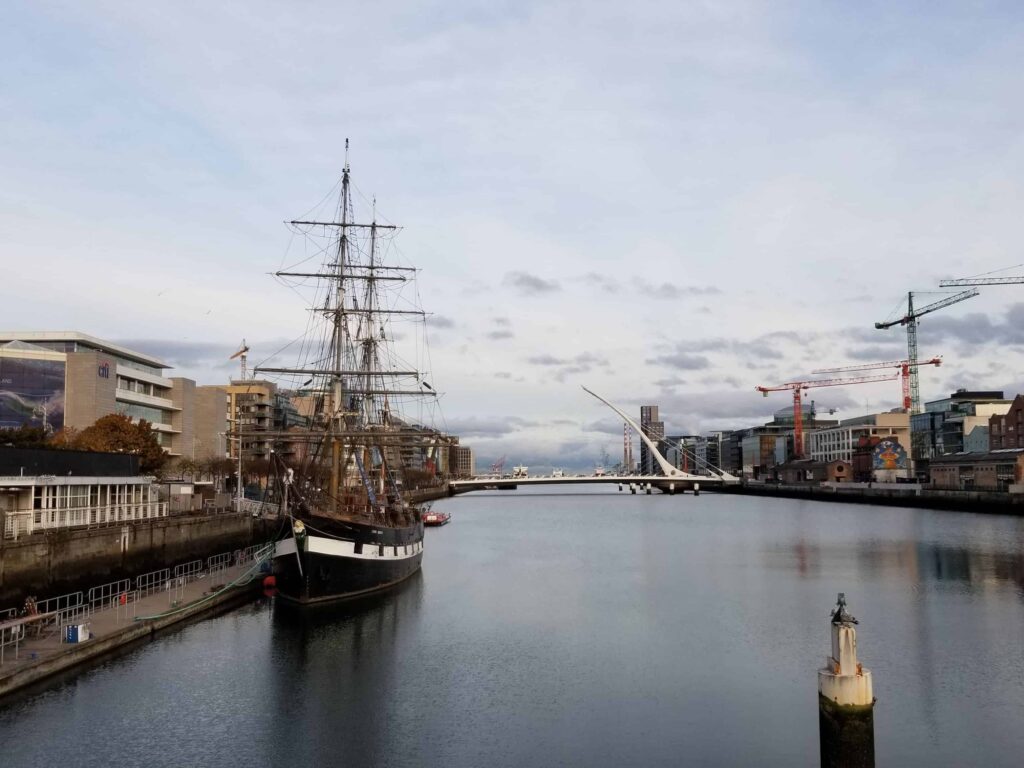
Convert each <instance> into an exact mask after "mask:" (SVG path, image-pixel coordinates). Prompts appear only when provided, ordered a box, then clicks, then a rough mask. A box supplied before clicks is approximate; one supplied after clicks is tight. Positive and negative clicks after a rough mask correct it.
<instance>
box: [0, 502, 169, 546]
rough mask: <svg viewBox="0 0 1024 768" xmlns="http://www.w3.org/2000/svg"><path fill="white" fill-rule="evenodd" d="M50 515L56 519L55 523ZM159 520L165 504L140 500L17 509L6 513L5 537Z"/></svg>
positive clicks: (164, 512)
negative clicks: (105, 504) (107, 503)
mask: <svg viewBox="0 0 1024 768" xmlns="http://www.w3.org/2000/svg"><path fill="white" fill-rule="evenodd" d="M37 515H38V516H39V521H38V522H37V521H36V516H37ZM51 516H53V517H55V518H56V519H55V520H53V521H52V522H51V520H50V517H51ZM160 517H167V502H166V501H140V502H135V503H131V504H111V505H108V506H97V507H65V508H64V509H18V510H13V511H10V512H6V513H5V514H4V518H5V522H4V530H3V537H4V538H5V539H12V540H14V541H17V540H18V539H19V538H21V537H22V536H30V535H32V534H33V533H35V532H37V531H52V530H63V529H66V528H86V529H88V528H104V527H108V526H112V525H125V524H132V523H142V522H146V521H148V520H153V519H155V518H160Z"/></svg>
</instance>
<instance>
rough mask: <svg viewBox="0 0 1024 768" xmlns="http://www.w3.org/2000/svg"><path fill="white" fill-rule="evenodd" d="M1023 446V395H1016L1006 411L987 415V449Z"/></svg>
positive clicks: (994, 449)
mask: <svg viewBox="0 0 1024 768" xmlns="http://www.w3.org/2000/svg"><path fill="white" fill-rule="evenodd" d="M1002 448H1024V395H1017V396H1016V397H1015V398H1014V399H1013V403H1012V404H1011V405H1010V410H1008V411H1007V412H1006V413H1002V414H996V415H994V416H989V419H988V449H989V450H990V451H998V450H1000V449H1002Z"/></svg>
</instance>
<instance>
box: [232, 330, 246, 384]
mask: <svg viewBox="0 0 1024 768" xmlns="http://www.w3.org/2000/svg"><path fill="white" fill-rule="evenodd" d="M248 352H249V345H248V344H246V343H245V339H242V346H241V347H239V348H238V351H237V352H235V354H233V355H232V356H231V357H229V358H228V360H234V359H235V358H236V357H239V358H241V363H242V381H245V374H246V369H245V360H246V357H245V356H246V354H247V353H248Z"/></svg>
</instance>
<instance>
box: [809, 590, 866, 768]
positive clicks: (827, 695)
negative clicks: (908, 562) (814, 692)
mask: <svg viewBox="0 0 1024 768" xmlns="http://www.w3.org/2000/svg"><path fill="white" fill-rule="evenodd" d="M856 625H857V619H855V618H854V617H853V616H851V615H850V614H849V613H847V611H846V595H845V594H843V593H842V592H840V593H839V598H838V600H837V604H836V607H835V610H833V611H832V621H831V624H830V627H831V631H832V654H831V655H830V656H828V657H827V658H826V659H825V667H824V669H820V670H818V737H819V740H820V744H821V765H822V768H874V765H875V720H874V707H875V699H874V696H873V694H872V690H871V672H869V671H868V670H866V669H864V668H863V667H862V666H861V664H860V662H859V661H857V630H856V629H854V627H855V626H856Z"/></svg>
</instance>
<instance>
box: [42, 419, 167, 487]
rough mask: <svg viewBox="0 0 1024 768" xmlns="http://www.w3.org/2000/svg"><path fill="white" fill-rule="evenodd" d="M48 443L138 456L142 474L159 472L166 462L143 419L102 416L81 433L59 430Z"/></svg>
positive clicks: (150, 426) (83, 449)
mask: <svg viewBox="0 0 1024 768" xmlns="http://www.w3.org/2000/svg"><path fill="white" fill-rule="evenodd" d="M51 444H52V445H54V447H58V448H71V449H74V450H78V451H101V452H103V453H129V454H132V455H133V456H138V457H139V471H140V472H144V473H154V472H158V471H159V470H160V468H161V467H163V465H164V463H165V462H166V461H167V454H166V453H165V452H164V449H163V448H161V447H160V443H159V442H157V438H156V433H155V432H153V427H152V425H151V424H150V423H149V422H148V421H146V420H145V419H140V420H139V421H137V422H135V421H132V420H131V419H130V418H129V417H128V416H125V415H124V414H122V413H112V414H109V415H107V416H103V417H101V418H99V419H97V420H96V423H95V424H93V425H92V426H91V427H86V428H85V429H83V430H82V431H81V432H75V431H74V430H72V429H62V430H61V431H60V432H58V433H57V434H56V435H54V436H53V439H52V440H51Z"/></svg>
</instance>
